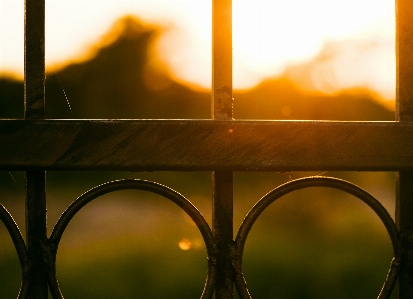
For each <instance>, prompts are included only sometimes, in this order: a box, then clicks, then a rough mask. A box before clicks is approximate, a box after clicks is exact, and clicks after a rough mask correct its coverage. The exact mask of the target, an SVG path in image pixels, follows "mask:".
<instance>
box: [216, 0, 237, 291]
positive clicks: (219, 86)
mask: <svg viewBox="0 0 413 299" xmlns="http://www.w3.org/2000/svg"><path fill="white" fill-rule="evenodd" d="M232 117H233V112H232V1H231V0H213V2H212V118H213V119H220V120H230V119H232ZM228 133H229V134H230V132H228ZM212 215H213V216H212V217H213V220H212V226H213V231H214V236H215V240H216V242H217V248H218V256H217V275H216V284H215V295H214V296H215V299H229V298H233V285H234V282H233V281H234V270H233V267H232V258H231V247H232V244H233V176H232V172H221V171H215V172H213V208H212Z"/></svg>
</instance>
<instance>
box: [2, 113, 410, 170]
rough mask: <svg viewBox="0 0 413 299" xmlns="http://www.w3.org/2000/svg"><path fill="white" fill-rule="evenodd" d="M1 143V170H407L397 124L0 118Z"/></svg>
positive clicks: (404, 127)
mask: <svg viewBox="0 0 413 299" xmlns="http://www.w3.org/2000/svg"><path fill="white" fill-rule="evenodd" d="M292 136H294V138H293V137H292ZM0 144H1V145H2V146H1V147H0V165H1V166H0V167H1V169H4V170H23V169H36V168H44V169H45V170H52V169H53V170H74V169H77V170H81V169H91V170H93V169H107V170H211V171H214V170H230V171H231V170H234V171H236V170H264V171H266V170H274V171H291V170H382V171H386V170H389V171H391V170H393V171H396V170H409V169H410V170H412V169H413V124H411V123H398V122H311V121H290V122H289V121H219V120H204V121H202V120H201V121H199V120H197V121H191V120H176V121H174V120H169V121H165V120H157V121H156V120H153V121H146V120H141V121H139V120H131V121H121V120H118V121H116V120H114V121H98V120H85V121H83V120H82V121H81V120H73V121H67V120H47V121H46V120H45V121H40V120H39V121H28V120H0Z"/></svg>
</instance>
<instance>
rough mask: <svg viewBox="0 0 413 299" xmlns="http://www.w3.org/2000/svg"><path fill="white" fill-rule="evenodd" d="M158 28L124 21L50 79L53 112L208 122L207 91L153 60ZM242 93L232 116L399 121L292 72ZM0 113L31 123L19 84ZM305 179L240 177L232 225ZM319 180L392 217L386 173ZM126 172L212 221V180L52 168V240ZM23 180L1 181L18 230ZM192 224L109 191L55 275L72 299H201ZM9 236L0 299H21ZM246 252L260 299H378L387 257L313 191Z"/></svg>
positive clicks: (362, 93)
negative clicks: (337, 181)
mask: <svg viewBox="0 0 413 299" xmlns="http://www.w3.org/2000/svg"><path fill="white" fill-rule="evenodd" d="M161 33H162V30H161V29H160V28H157V27H156V26H151V25H147V24H142V23H141V22H140V21H139V20H137V19H134V18H132V17H126V18H124V19H121V20H119V21H118V23H116V24H115V25H114V27H113V31H112V32H110V33H108V36H107V40H104V41H102V43H100V46H99V45H98V46H97V48H96V49H95V50H96V51H94V52H93V55H92V56H91V57H90V58H89V59H88V60H85V61H83V62H78V63H71V64H69V65H67V66H65V67H64V68H62V69H60V70H59V71H56V72H49V73H47V78H46V117H47V118H77V119H85V118H210V92H209V91H208V90H200V89H197V88H195V87H191V86H186V85H183V84H182V83H179V82H176V81H174V80H173V79H172V77H171V76H170V75H169V74H168V70H167V69H166V68H165V66H163V65H162V63H161V62H159V61H158V60H157V57H155V56H154V54H153V51H152V47H153V43H154V42H155V41H156V39H157V37H158V36H159V35H160V34H161ZM108 41H110V42H108ZM234 98H235V102H234V117H235V118H237V119H274V120H275V119H315V120H385V121H391V120H394V112H393V111H391V110H389V109H388V108H386V107H385V106H383V105H382V104H381V103H380V102H379V101H377V97H376V96H375V95H374V94H373V93H371V92H370V91H368V90H346V91H342V92H340V93H338V94H333V95H327V94H322V93H314V92H313V93H309V92H305V91H303V90H301V89H299V88H298V87H297V86H296V85H295V84H294V82H293V81H291V79H289V77H288V75H287V73H286V74H285V75H284V76H281V77H279V78H274V79H268V80H266V81H265V82H262V83H261V84H260V85H259V86H257V87H255V88H254V89H251V90H247V91H235V92H234ZM68 102H69V103H70V107H69V104H68ZM0 117H1V118H21V117H23V83H22V82H20V81H16V80H13V79H10V78H0ZM318 174H319V173H310V175H318ZM306 175H309V173H297V172H295V173H235V174H234V182H235V183H234V185H235V186H234V228H235V229H237V228H238V226H239V225H240V223H241V221H242V219H243V217H244V216H245V215H246V214H247V213H248V211H249V209H250V208H251V207H252V206H253V205H254V204H255V203H256V201H257V200H258V199H259V198H260V197H261V196H263V195H264V194H266V193H267V192H269V191H270V190H272V189H273V188H275V187H277V186H279V185H281V184H283V183H286V182H288V181H290V180H292V179H296V178H300V177H303V176H306ZM325 175H327V176H336V177H340V178H343V179H346V180H350V181H352V182H353V183H355V184H358V185H360V186H361V187H363V188H365V189H366V190H368V191H369V192H371V193H372V194H373V195H374V196H375V197H377V198H378V199H379V200H380V201H381V202H382V203H383V204H384V205H385V206H386V207H387V208H388V209H389V212H390V213H392V209H393V208H394V201H393V200H394V198H393V197H394V196H393V194H394V175H393V174H392V173H367V174H366V173H356V172H346V173H332V172H329V173H326V174H325ZM130 177H132V178H141V179H148V180H153V181H157V182H159V183H162V184H165V185H167V186H169V187H171V188H173V189H175V190H177V191H178V192H180V193H182V194H183V195H184V196H185V197H187V198H188V199H189V200H190V201H191V202H192V203H194V205H195V206H196V207H197V208H198V209H199V210H200V211H201V213H202V214H203V215H204V216H205V218H206V219H207V221H208V222H209V223H210V224H211V174H210V173H205V172H202V173H198V172H195V173H194V172H192V173H184V172H180V173H176V172H153V173H146V172H143V173H129V172H98V171H93V172H91V171H90V172H89V171H85V172H64V171H60V172H59V171H51V172H47V192H48V229H49V232H50V231H51V229H52V228H53V225H54V224H55V223H56V221H57V219H58V217H59V215H60V214H61V213H62V212H63V211H64V209H65V208H66V207H67V206H68V205H69V204H70V203H71V202H72V201H73V200H74V199H75V198H76V197H77V196H79V195H80V194H82V193H83V192H85V191H86V190H88V189H90V188H92V187H94V186H97V185H99V184H102V183H104V182H106V181H109V180H115V179H121V178H130ZM24 184H25V183H24V173H23V172H12V173H8V172H0V187H1V188H0V202H1V203H2V204H4V205H5V206H6V208H7V209H8V210H9V211H10V212H11V213H12V215H13V216H14V217H15V219H16V221H17V223H18V224H19V226H20V229H22V231H23V234H24V188H25V186H24ZM191 223H192V222H191V221H188V217H187V216H186V215H184V214H183V213H182V212H181V211H180V210H179V209H178V208H177V207H176V206H174V205H172V204H171V203H170V202H167V201H165V200H163V199H160V198H158V197H156V196H154V195H150V194H149V195H148V194H146V193H143V192H126V191H125V192H123V193H122V192H121V193H116V194H115V193H114V194H108V195H105V196H103V198H102V200H100V199H99V201H96V202H93V203H92V204H90V205H88V206H87V207H85V209H82V211H81V212H80V213H79V215H77V216H76V217H75V219H74V221H73V222H72V223H71V224H70V225H69V226H68V229H67V230H66V231H65V234H64V237H63V239H62V243H61V244H60V247H59V254H58V261H57V263H58V264H57V265H58V269H57V272H58V276H59V283H60V285H61V287H62V290H63V292H64V295H65V298H69V299H70V298H72V299H75V298H91V299H94V298H117V299H122V298H125V299H126V298H184V299H187V298H188V299H189V298H199V296H200V294H201V292H202V286H203V284H204V281H205V273H206V268H205V266H206V259H205V257H206V252H205V247H204V246H203V245H196V244H199V243H200V244H202V237H201V236H200V234H199V231H197V229H196V226H194V225H191ZM192 224H193V223H192ZM1 229H3V227H2V226H1V225H0V240H2V241H3V240H5V241H4V243H2V246H0V289H1V290H2V291H0V298H15V297H16V294H17V291H18V288H19V283H20V276H19V275H20V273H18V270H16V269H18V260H17V257H16V255H15V253H14V250H13V248H12V244H11V240H10V238H9V237H8V236H7V234H6V233H5V230H1ZM183 238H185V239H189V240H190V241H192V244H193V247H192V248H191V250H187V251H184V250H181V249H180V248H179V247H178V242H179V241H180V240H182V239H183ZM195 245H196V246H195ZM244 256H245V262H244V270H245V275H246V278H247V281H248V283H249V285H248V286H249V288H250V291H251V292H252V295H253V297H254V298H274V297H276V296H277V297H280V298H285V299H313V298H318V299H324V298H325V299H327V298H338V299H345V298H347V299H349V298H351V299H365V298H374V296H377V295H378V292H379V290H380V288H381V284H382V283H383V281H384V278H385V276H386V274H387V269H388V265H389V263H390V260H391V257H392V253H391V246H390V244H389V238H388V236H387V235H386V233H385V231H384V228H383V225H382V224H381V223H380V222H379V221H378V220H377V217H376V216H375V215H373V213H371V211H369V210H368V209H366V207H365V206H364V205H363V204H362V203H360V202H358V201H356V200H355V199H354V198H352V197H351V196H349V195H346V194H344V193H343V192H336V191H334V190H330V189H328V188H324V189H321V188H316V189H311V190H303V191H299V192H294V193H293V194H289V195H287V196H286V197H285V198H283V199H280V200H279V202H278V201H277V203H276V204H274V206H272V207H271V208H270V209H268V210H267V211H266V212H264V213H263V215H262V216H260V219H259V221H257V223H256V225H255V226H254V228H253V230H252V232H251V236H250V237H249V238H248V242H247V244H246V248H245V255H244ZM11 269H12V270H11ZM361 282H362V283H361ZM160 286H162V287H160ZM235 298H236V297H235Z"/></svg>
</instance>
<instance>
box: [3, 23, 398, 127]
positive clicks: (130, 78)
mask: <svg viewBox="0 0 413 299" xmlns="http://www.w3.org/2000/svg"><path fill="white" fill-rule="evenodd" d="M114 27H115V28H116V29H117V30H116V32H117V36H116V37H115V38H114V39H113V42H111V43H109V44H107V45H105V46H102V47H101V48H100V49H98V51H97V53H96V55H95V56H94V57H93V58H91V59H89V60H87V61H85V62H82V63H73V64H70V65H68V66H67V67H65V68H63V69H62V70H60V71H58V72H56V73H48V74H47V79H46V117H47V118H80V119H84V118H168V119H170V118H210V110H211V109H210V92H209V91H196V90H193V89H191V88H190V87H187V86H185V85H183V84H180V83H178V82H176V81H174V80H173V79H171V78H170V77H169V76H168V75H167V74H166V73H165V72H162V71H159V70H157V69H156V68H154V67H152V66H151V63H150V47H151V46H152V45H153V42H154V41H155V40H156V38H157V37H158V36H159V34H160V33H161V29H160V28H156V27H153V26H149V25H145V24H143V23H141V22H140V21H139V20H137V19H136V18H133V17H130V16H129V17H124V18H122V19H120V20H119V21H118V22H117V24H115V26H114ZM119 28H120V30H119ZM65 94H66V96H67V99H68V101H69V102H70V107H71V109H69V106H68V104H67V101H66V98H65V97H66V96H65ZM234 98H235V101H234V117H235V118H237V119H315V120H326V119H330V120H394V112H392V111H390V110H389V109H387V108H385V107H384V106H382V105H381V104H380V103H379V102H377V101H375V100H374V98H373V96H372V95H371V94H370V93H369V92H368V91H345V92H342V93H341V94H337V95H324V94H321V93H320V94H309V93H305V92H302V91H300V90H299V89H298V88H297V87H296V86H295V85H294V83H293V82H292V81H291V80H289V79H288V78H287V77H286V76H284V77H283V76H281V77H280V78H278V79H272V80H266V81H265V82H262V83H261V84H260V85H259V86H257V87H256V88H254V89H251V90H249V91H247V92H237V91H235V92H234ZM0 117H2V118H20V117H23V83H22V82H20V81H15V80H13V79H10V78H0Z"/></svg>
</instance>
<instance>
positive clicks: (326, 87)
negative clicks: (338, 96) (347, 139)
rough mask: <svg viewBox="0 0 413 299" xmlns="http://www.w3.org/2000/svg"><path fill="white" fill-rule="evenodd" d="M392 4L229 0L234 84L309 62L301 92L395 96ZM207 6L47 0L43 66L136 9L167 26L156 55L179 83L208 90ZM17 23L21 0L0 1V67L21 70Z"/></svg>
mask: <svg viewBox="0 0 413 299" xmlns="http://www.w3.org/2000/svg"><path fill="white" fill-rule="evenodd" d="M394 2H395V1H394V0H357V1H356V0H318V1H314V0H267V1H262V0H248V1H247V0H244V1H242V0H233V30H234V33H233V53H234V54H233V55H234V67H233V70H234V88H236V89H246V88H249V87H252V86H254V85H256V84H257V83H259V82H260V81H261V80H263V79H265V78H268V77H275V76H277V75H280V74H281V73H283V72H284V71H285V70H286V68H287V67H290V66H292V65H306V64H307V66H308V67H306V68H302V67H301V68H296V69H295V70H296V72H306V79H303V76H302V74H298V75H297V78H298V77H300V79H299V81H300V80H301V81H303V80H304V81H305V82H304V81H303V82H301V83H300V84H301V85H302V86H303V88H307V89H314V90H319V91H323V92H335V91H337V90H340V89H343V88H353V87H367V88H369V89H371V90H373V91H375V92H377V93H378V94H380V95H381V96H382V97H383V98H385V99H388V100H393V99H394V94H395V49H394V47H395V3H394ZM211 8H212V4H211V1H205V0H186V1H167V0H164V1H157V0H146V1H138V0H133V1H132V0H130V1H125V0H102V1H98V0H46V67H47V68H48V69H50V68H52V67H53V66H54V67H56V65H63V64H64V62H65V61H68V60H76V59H78V58H79V57H82V56H84V55H85V53H88V50H89V49H90V48H91V47H92V46H93V45H94V44H95V43H96V42H98V41H99V40H100V39H101V37H102V36H103V35H104V34H105V33H106V32H107V31H108V30H109V29H110V28H111V26H112V25H113V23H114V22H115V21H116V20H117V19H119V18H120V17H122V16H124V15H134V16H136V17H138V18H140V19H141V20H143V21H145V22H148V23H152V24H160V25H161V26H163V27H165V28H166V31H165V34H164V35H163V36H162V37H161V38H160V40H159V41H158V44H157V52H158V54H159V55H160V57H161V59H162V60H163V61H164V62H165V65H166V66H167V68H168V69H169V70H170V71H171V73H172V74H173V75H174V77H175V78H176V79H177V80H179V81H181V82H187V83H191V84H195V85H196V86H200V87H203V88H209V87H210V85H211V15H212V14H211ZM23 20H24V1H23V0H0V73H3V74H15V75H18V76H20V77H21V76H22V74H23V69H24V67H23V56H24V53H23V47H24V44H23V38H24V36H23V30H24V29H23V23H24V21H23ZM321 51H322V52H321ZM320 52H321V53H322V54H320ZM316 57H317V59H316V60H315V62H314V59H315V58H316ZM310 61H312V63H311V64H309V62H310ZM291 76H292V77H293V78H294V76H295V73H294V71H293V72H291ZM297 80H298V79H297Z"/></svg>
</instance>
